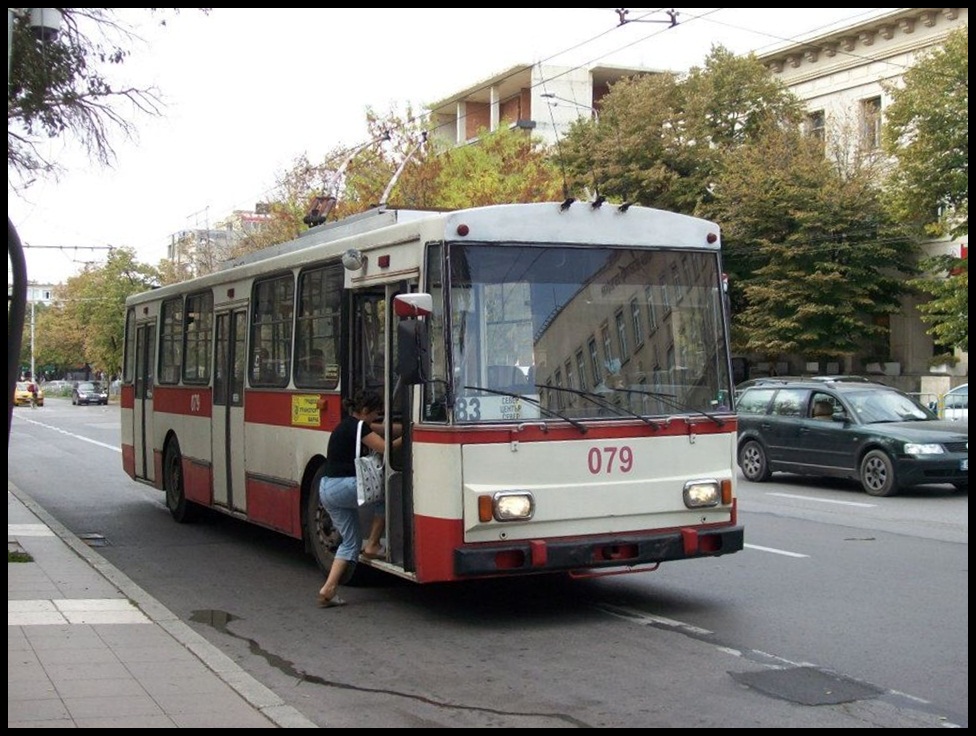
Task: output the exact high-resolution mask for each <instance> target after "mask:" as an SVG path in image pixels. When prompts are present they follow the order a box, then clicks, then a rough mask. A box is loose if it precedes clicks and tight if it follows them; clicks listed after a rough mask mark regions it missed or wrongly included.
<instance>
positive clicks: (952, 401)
mask: <svg viewBox="0 0 976 736" xmlns="http://www.w3.org/2000/svg"><path fill="white" fill-rule="evenodd" d="M945 407H946V409H968V408H969V385H968V384H967V385H965V386H960V387H959V388H954V389H952V391H950V392H949V393H947V394H946V397H945Z"/></svg>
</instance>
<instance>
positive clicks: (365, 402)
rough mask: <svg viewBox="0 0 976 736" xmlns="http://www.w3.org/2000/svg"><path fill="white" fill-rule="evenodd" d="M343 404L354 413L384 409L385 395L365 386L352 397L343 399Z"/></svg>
mask: <svg viewBox="0 0 976 736" xmlns="http://www.w3.org/2000/svg"><path fill="white" fill-rule="evenodd" d="M342 406H343V407H345V410H346V411H347V412H349V413H350V414H352V413H353V412H363V411H377V410H382V409H383V397H382V396H380V395H379V393H378V392H376V391H374V390H373V389H369V388H364V389H361V390H359V391H357V392H356V393H354V394H353V395H352V396H351V397H349V398H347V399H343V400H342Z"/></svg>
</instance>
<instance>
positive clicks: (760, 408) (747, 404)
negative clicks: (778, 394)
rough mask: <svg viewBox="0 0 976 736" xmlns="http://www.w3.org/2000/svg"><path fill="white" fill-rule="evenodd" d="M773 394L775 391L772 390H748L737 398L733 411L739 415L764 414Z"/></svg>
mask: <svg viewBox="0 0 976 736" xmlns="http://www.w3.org/2000/svg"><path fill="white" fill-rule="evenodd" d="M774 392H775V389H772V388H754V389H750V390H749V391H746V392H744V393H743V394H742V395H741V396H740V397H739V400H738V401H737V402H736V405H735V410H736V411H737V412H739V413H740V414H765V413H766V407H767V406H769V400H770V399H771V398H773V393H774Z"/></svg>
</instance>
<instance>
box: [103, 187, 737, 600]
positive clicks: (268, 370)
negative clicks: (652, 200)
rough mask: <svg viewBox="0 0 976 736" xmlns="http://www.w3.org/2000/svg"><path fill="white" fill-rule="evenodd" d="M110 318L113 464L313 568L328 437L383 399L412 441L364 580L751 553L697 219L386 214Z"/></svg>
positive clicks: (634, 566) (172, 503)
mask: <svg viewBox="0 0 976 736" xmlns="http://www.w3.org/2000/svg"><path fill="white" fill-rule="evenodd" d="M126 310H127V311H126V335H125V359H124V369H123V381H122V393H121V404H122V462H123V466H124V468H125V471H126V472H127V473H128V475H130V476H131V477H132V478H134V479H136V480H138V481H142V482H144V483H147V484H149V485H152V486H154V487H155V488H157V489H159V490H161V491H163V492H164V493H165V502H166V505H167V507H168V509H169V511H170V513H171V514H172V516H173V518H174V519H176V521H178V522H185V521H188V520H190V519H192V518H193V516H194V515H195V513H196V512H199V511H200V510H201V509H202V508H210V509H215V510H218V511H220V512H223V513H226V514H229V515H232V516H234V517H237V518H239V519H242V520H246V521H248V522H251V523H254V524H258V525H260V526H262V527H266V528H270V529H274V530H277V531H279V532H281V533H283V534H286V535H289V536H291V537H294V538H295V539H300V540H303V541H304V544H305V546H306V548H307V550H308V551H309V552H310V553H311V554H312V555H313V556H314V558H315V560H316V561H317V562H318V564H319V565H320V566H321V567H322V568H323V569H325V570H327V569H328V567H329V566H330V564H331V561H332V556H333V553H334V551H335V548H336V546H337V544H338V540H339V538H338V534H337V532H336V531H335V529H334V528H333V526H332V523H331V521H330V519H329V516H328V513H327V512H326V511H325V510H324V509H323V508H322V506H321V505H320V503H319V496H318V489H319V483H320V479H321V477H322V472H323V464H324V461H325V454H326V447H327V444H328V442H327V441H328V437H329V433H330V431H331V430H332V428H333V427H335V425H336V424H337V423H338V421H339V419H340V416H341V412H342V411H343V409H342V400H343V398H345V397H347V396H349V395H351V394H352V393H353V392H354V391H356V390H358V389H360V388H373V389H376V390H378V391H380V392H381V393H382V395H383V397H384V406H385V415H386V418H387V419H389V420H392V422H396V424H397V425H398V426H399V428H400V430H401V431H402V433H403V441H402V444H401V446H400V447H399V448H397V449H396V450H395V451H391V452H390V453H389V455H388V457H387V458H386V463H385V465H386V470H385V484H386V487H385V493H386V521H385V524H386V529H385V545H384V549H385V555H384V556H383V557H381V558H379V559H365V558H363V559H361V560H360V561H359V565H360V566H362V565H368V566H371V567H375V568H379V569H381V570H384V571H386V572H389V573H392V574H394V575H398V576H400V577H403V578H406V579H409V580H412V581H415V582H417V583H429V582H441V581H457V580H470V579H476V578H486V577H497V576H511V575H521V574H541V573H556V572H560V573H568V574H571V575H576V576H592V575H603V574H619V573H623V572H638V571H643V570H653V569H656V568H657V566H658V565H659V564H660V563H662V562H665V561H672V560H687V559H695V558H700V557H717V556H720V555H725V554H730V553H734V552H737V551H739V550H741V549H742V546H743V529H742V527H741V526H740V525H739V523H738V519H737V512H736V496H735V484H736V472H735V467H736V466H735V447H736V416H735V414H734V412H733V410H732V401H731V396H732V382H731V361H730V354H729V336H728V333H727V329H726V325H727V321H726V305H725V300H724V299H723V284H722V268H721V251H720V236H719V228H718V227H717V226H716V225H715V224H714V223H712V222H708V221H705V220H702V219H697V218H694V217H689V216H685V215H680V214H675V213H670V212H665V211H660V210H655V209H651V208H645V207H640V206H628V205H620V206H611V205H609V204H603V206H599V205H596V204H592V203H586V202H577V203H569V202H567V203H558V202H554V203H536V204H509V205H498V206H488V207H480V208H472V209H466V210H459V211H452V212H425V211H414V210H397V209H388V208H385V207H381V208H377V209H374V210H371V211H369V212H366V213H362V214H360V215H356V216H353V217H350V218H347V219H345V220H341V221H337V222H330V223H326V224H322V225H318V226H316V227H313V228H311V229H310V230H308V231H307V232H305V233H303V234H302V235H301V236H300V237H298V238H297V239H295V240H294V241H291V242H288V243H283V244H281V245H277V246H273V247H271V248H268V249H265V250H264V251H261V252H259V253H255V254H251V255H249V256H245V257H242V258H240V259H238V260H236V261H233V262H230V263H228V264H226V267H225V268H223V269H221V270H219V271H217V272H215V273H212V274H209V275H205V276H201V277H198V278H195V279H192V280H189V281H185V282H183V283H179V284H174V285H168V286H164V287H162V288H159V289H155V290H152V291H149V292H146V293H142V294H139V295H135V296H132V297H130V298H129V299H128V301H127V304H126ZM392 422H391V421H387V422H386V426H387V430H386V431H387V433H389V432H390V431H391V430H390V426H391V424H392ZM389 439H390V437H387V440H389ZM387 444H388V446H389V444H390V443H389V441H388V443H387ZM363 513H364V515H366V514H368V511H364V512H363ZM366 522H368V519H366V518H364V523H366ZM353 567H355V566H353Z"/></svg>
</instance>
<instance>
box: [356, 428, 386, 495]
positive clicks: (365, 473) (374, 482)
mask: <svg viewBox="0 0 976 736" xmlns="http://www.w3.org/2000/svg"><path fill="white" fill-rule="evenodd" d="M362 444H363V420H360V421H359V427H358V428H357V429H356V460H355V463H356V499H357V500H358V501H359V505H360V506H362V505H364V504H367V503H375V502H377V501H380V500H382V499H383V458H382V457H381V456H380V455H378V454H377V453H375V452H370V453H368V454H366V455H361V454H360V449H361V448H362Z"/></svg>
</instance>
